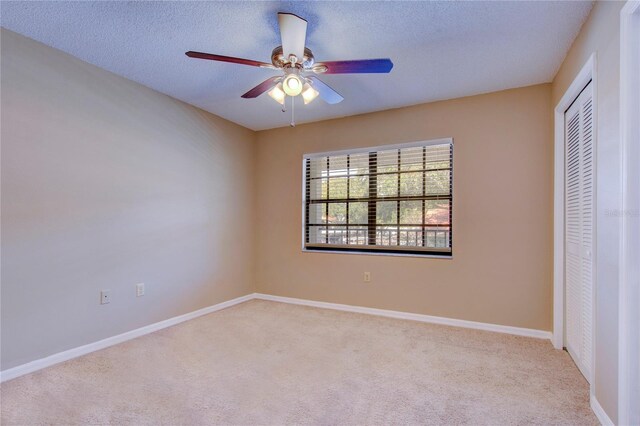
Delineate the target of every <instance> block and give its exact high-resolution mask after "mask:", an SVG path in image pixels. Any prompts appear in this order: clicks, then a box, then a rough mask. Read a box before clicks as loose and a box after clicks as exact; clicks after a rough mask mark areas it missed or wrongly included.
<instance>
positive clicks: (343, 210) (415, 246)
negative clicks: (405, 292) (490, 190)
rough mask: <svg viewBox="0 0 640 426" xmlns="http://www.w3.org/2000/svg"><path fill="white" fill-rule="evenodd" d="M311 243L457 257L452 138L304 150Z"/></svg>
mask: <svg viewBox="0 0 640 426" xmlns="http://www.w3.org/2000/svg"><path fill="white" fill-rule="evenodd" d="M304 171H305V173H304V174H305V178H304V179H305V182H304V248H305V249H307V250H325V251H355V252H378V253H404V254H419V255H439V256H445V257H446V256H451V247H452V245H451V243H452V227H451V218H452V183H453V141H452V140H451V139H441V140H437V141H429V142H419V143H412V144H405V145H393V146H382V147H376V148H366V149H358V150H352V151H341V152H336V153H322V154H310V155H305V157H304Z"/></svg>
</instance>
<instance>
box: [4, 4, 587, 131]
mask: <svg viewBox="0 0 640 426" xmlns="http://www.w3.org/2000/svg"><path fill="white" fill-rule="evenodd" d="M591 5H592V3H591V2H581V1H558V2H537V1H533V2H528V1H521V2H516V1H511V2H480V1H476V2H370V1H364V2H240V1H233V2H232V1H229V2H141V1H140V2H26V1H25V2H11V1H2V3H1V6H0V7H1V10H0V12H1V18H0V19H1V23H2V26H3V27H5V28H8V29H10V30H12V31H15V32H18V33H20V34H23V35H25V36H28V37H31V38H33V39H35V40H38V41H41V42H43V43H45V44H47V45H50V46H53V47H55V48H58V49H61V50H63V51H65V52H68V53H70V54H72V55H74V56H76V57H78V58H80V59H82V60H85V61H87V62H90V63H92V64H95V65H97V66H99V67H102V68H104V69H107V70H109V71H112V72H114V73H116V74H119V75H121V76H124V77H126V78H129V79H131V80H134V81H137V82H139V83H142V84H144V85H145V86H148V87H151V88H153V89H156V90H158V91H160V92H163V93H166V94H168V95H170V96H173V97H175V98H178V99H181V100H183V101H185V102H188V103H190V104H193V105H196V106H198V107H200V108H203V109H205V110H207V111H210V112H212V113H214V114H217V115H219V116H221V117H224V118H226V119H229V120H231V121H234V122H236V123H238V124H241V125H243V126H246V127H248V128H251V129H254V130H260V129H267V128H273V127H281V126H286V125H288V123H289V114H288V113H287V114H283V113H282V112H281V111H280V106H279V105H278V104H277V103H275V102H274V101H273V100H271V98H269V97H268V96H266V95H262V96H261V97H260V98H258V99H253V100H252V99H241V98H240V95H241V94H242V93H244V92H246V91H247V90H248V89H250V88H251V87H253V86H255V85H256V84H258V83H260V82H261V81H263V80H265V79H266V78H268V77H270V76H272V75H274V73H275V71H271V70H266V69H260V68H253V67H248V66H242V65H235V64H228V63H218V62H212V61H204V60H199V59H190V58H187V57H186V56H185V55H184V52H185V51H187V50H196V51H202V52H209V53H216V54H220V55H227V56H238V57H241V58H248V59H256V60H260V61H265V62H270V54H271V50H272V49H273V48H274V47H275V46H277V45H279V44H280V40H279V33H278V27H277V16H276V13H277V12H278V11H285V12H292V13H295V14H297V15H299V16H302V17H304V18H305V19H307V20H308V21H309V27H308V35H307V47H309V48H310V49H312V50H313V52H314V55H315V57H316V60H319V61H322V60H343V59H366V58H384V57H389V58H391V59H392V61H393V62H394V64H395V66H394V68H393V70H392V71H391V74H360V75H325V76H321V78H322V79H323V80H324V81H325V82H326V83H328V84H329V85H331V86H332V87H333V88H334V89H335V90H337V91H338V92H340V93H341V94H342V95H343V96H344V97H345V100H344V101H343V102H342V103H340V104H338V105H327V104H325V103H324V102H322V101H321V100H319V99H318V100H316V101H315V102H313V103H312V104H310V105H306V106H299V107H298V108H296V116H297V117H296V121H297V122H299V123H302V122H310V121H318V120H324V119H327V118H333V117H341V116H347V115H354V114H360V113H365V112H370V111H379V110H384V109H389V108H396V107H401V106H406V105H413V104H419V103H423V102H430V101H434V100H440V99H450V98H456V97H461V96H468V95H473V94H478V93H486V92H492V91H496V90H502V89H508V88H513V87H522V86H527V85H532V84H537V83H543V82H549V81H551V79H552V78H553V77H554V75H555V73H556V71H557V69H558V67H559V66H560V64H561V62H562V59H563V58H564V56H565V54H566V52H567V50H568V49H569V47H570V45H571V42H572V41H573V39H574V37H575V36H576V34H577V33H578V31H579V29H580V26H581V25H582V23H583V21H584V20H585V18H586V16H587V15H588V13H589V10H590V9H591Z"/></svg>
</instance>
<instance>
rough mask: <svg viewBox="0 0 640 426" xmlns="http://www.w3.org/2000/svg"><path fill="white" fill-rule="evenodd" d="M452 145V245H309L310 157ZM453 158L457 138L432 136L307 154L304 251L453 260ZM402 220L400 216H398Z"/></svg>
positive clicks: (303, 173)
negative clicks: (351, 246) (308, 171)
mask: <svg viewBox="0 0 640 426" xmlns="http://www.w3.org/2000/svg"><path fill="white" fill-rule="evenodd" d="M444 144H449V145H451V175H450V193H449V200H450V204H449V217H450V219H449V232H450V237H449V238H450V248H433V247H432V248H418V247H413V246H390V247H389V248H388V249H385V248H384V247H383V246H377V247H376V246H372V247H370V248H369V247H367V246H365V245H354V246H353V248H347V247H345V246H344V245H330V244H320V243H319V244H317V245H312V246H309V245H307V243H306V228H307V198H306V197H307V191H306V189H307V188H306V184H307V168H306V163H307V160H308V159H312V158H317V157H329V156H341V155H347V154H362V153H370V152H372V151H376V152H380V151H388V150H394V149H404V148H415V147H423V146H432V145H444ZM453 158H454V141H453V138H451V137H450V138H440V139H429V140H423V141H415V142H409V143H399V144H391V145H379V146H370V147H364V148H354V149H343V150H338V151H326V152H315V153H307V154H303V156H302V179H301V181H302V220H301V223H302V251H303V252H310V253H328V254H360V255H363V254H364V255H377V256H405V257H406V256H408V257H422V258H438V259H452V258H453V198H454V194H453V192H454V185H453V180H454V178H453V168H454V167H453V162H454V161H453ZM398 220H399V219H398Z"/></svg>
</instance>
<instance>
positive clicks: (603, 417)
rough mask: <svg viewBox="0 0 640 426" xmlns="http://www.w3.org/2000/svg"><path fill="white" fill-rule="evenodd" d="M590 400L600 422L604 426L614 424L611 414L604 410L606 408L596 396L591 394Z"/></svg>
mask: <svg viewBox="0 0 640 426" xmlns="http://www.w3.org/2000/svg"><path fill="white" fill-rule="evenodd" d="M589 400H590V402H591V409H592V410H593V412H594V413H595V414H596V417H597V418H598V420H599V421H600V424H601V425H602V426H613V422H612V421H611V419H610V418H609V416H607V413H606V412H605V411H604V409H603V408H602V406H601V405H600V403H599V402H598V400H597V399H596V396H595V395H591V398H589Z"/></svg>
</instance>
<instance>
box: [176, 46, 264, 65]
mask: <svg viewBox="0 0 640 426" xmlns="http://www.w3.org/2000/svg"><path fill="white" fill-rule="evenodd" d="M185 55H187V56H188V57H190V58H198V59H209V60H210V61H220V62H231V63H232V64H242V65H250V66H252V67H261V68H275V67H274V66H273V65H271V64H268V63H266V62H260V61H253V60H251V59H242V58H234V57H232V56H222V55H214V54H211V53H202V52H193V51H191V50H190V51H188V52H186V53H185Z"/></svg>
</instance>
